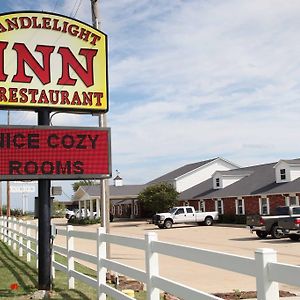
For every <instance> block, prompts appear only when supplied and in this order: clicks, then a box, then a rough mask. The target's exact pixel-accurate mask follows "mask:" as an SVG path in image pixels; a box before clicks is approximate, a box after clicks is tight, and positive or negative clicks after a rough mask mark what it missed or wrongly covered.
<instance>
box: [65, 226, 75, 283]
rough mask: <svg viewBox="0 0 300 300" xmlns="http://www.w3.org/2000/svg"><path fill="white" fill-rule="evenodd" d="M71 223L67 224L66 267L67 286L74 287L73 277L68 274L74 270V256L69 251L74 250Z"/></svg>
mask: <svg viewBox="0 0 300 300" xmlns="http://www.w3.org/2000/svg"><path fill="white" fill-rule="evenodd" d="M72 230H73V226H72V225H67V269H68V288H69V289H74V288H75V279H74V277H73V276H71V275H70V271H74V257H73V256H72V254H71V253H70V251H72V250H74V237H72V235H71V234H72Z"/></svg>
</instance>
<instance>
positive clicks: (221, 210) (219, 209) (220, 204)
mask: <svg viewBox="0 0 300 300" xmlns="http://www.w3.org/2000/svg"><path fill="white" fill-rule="evenodd" d="M215 207H216V211H217V212H218V213H219V214H220V215H223V214H224V206H223V200H221V199H219V200H217V201H216V202H215Z"/></svg>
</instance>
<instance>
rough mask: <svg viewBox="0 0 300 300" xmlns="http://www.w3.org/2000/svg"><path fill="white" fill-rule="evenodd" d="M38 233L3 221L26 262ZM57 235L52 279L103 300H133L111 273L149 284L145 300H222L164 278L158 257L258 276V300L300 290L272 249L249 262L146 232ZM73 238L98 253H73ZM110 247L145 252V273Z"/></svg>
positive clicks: (69, 230)
mask: <svg viewBox="0 0 300 300" xmlns="http://www.w3.org/2000/svg"><path fill="white" fill-rule="evenodd" d="M53 226H54V225H53ZM37 232H38V228H37V225H34V224H31V223H30V222H22V221H18V220H16V219H13V218H8V219H7V218H5V217H0V238H1V240H3V241H4V242H5V243H7V244H8V245H10V246H12V247H13V248H14V250H17V247H18V250H19V255H20V256H22V255H23V252H24V251H25V253H26V255H27V261H30V260H31V255H33V256H34V257H37V248H36V247H37V246H36V245H37V244H38V243H37V238H38V236H37ZM56 232H57V234H58V235H60V236H64V237H65V238H66V247H61V246H57V245H54V246H53V253H52V273H53V276H54V277H55V271H56V270H59V271H61V272H64V273H66V274H67V276H68V287H69V288H74V287H75V279H76V280H80V281H83V282H85V283H86V284H88V285H90V286H92V287H94V288H95V289H96V290H97V295H98V296H97V299H99V300H104V299H106V295H109V296H112V297H114V298H117V299H134V298H132V297H130V296H128V295H125V294H124V293H122V291H119V290H117V289H114V288H112V287H111V286H109V285H108V284H107V283H106V273H107V269H109V270H112V271H115V272H117V273H119V274H123V275H125V276H128V277H130V278H134V279H136V280H138V281H141V282H143V283H145V284H146V287H147V300H159V299H160V298H159V297H160V291H164V292H168V293H170V294H172V295H175V296H177V297H179V298H182V299H187V300H193V299H195V300H196V299H197V300H198V299H201V300H212V299H221V298H218V297H216V296H213V295H211V294H208V293H205V292H203V291H199V290H196V289H194V288H191V287H189V286H186V285H183V284H181V283H178V282H175V281H172V280H170V279H167V278H164V277H162V276H160V275H159V260H158V256H159V254H163V255H168V256H173V257H176V258H180V259H184V260H187V261H192V262H195V263H199V264H205V265H208V266H212V267H216V268H220V269H225V270H228V271H233V272H237V273H240V274H245V275H250V276H253V277H255V278H256V287H257V298H258V299H260V300H278V299H279V288H278V282H281V283H285V284H290V285H295V286H300V282H299V280H298V279H299V278H300V267H299V266H294V265H288V264H282V263H278V262H277V254H276V252H275V251H274V250H273V249H268V248H262V249H257V250H256V251H255V257H254V258H249V257H242V256H237V255H231V254H227V253H223V252H216V251H208V250H204V249H200V248H195V247H187V246H182V245H177V244H171V243H166V242H160V241H158V240H157V235H156V234H155V233H153V232H148V233H146V234H145V238H144V239H139V238H129V237H124V236H118V235H112V234H107V233H105V231H104V228H101V227H100V228H98V229H97V232H86V231H76V230H74V228H73V226H70V225H68V226H67V227H66V229H61V228H57V230H56ZM74 238H80V239H90V240H94V241H96V242H97V245H96V253H97V254H96V255H92V254H89V253H83V252H79V251H76V250H75V249H74ZM106 244H118V245H122V246H126V247H131V248H135V249H140V250H143V251H144V252H145V271H144V270H140V269H136V268H133V267H131V266H128V265H125V264H122V263H119V262H116V261H112V260H110V259H108V258H107V256H106ZM34 246H35V247H34ZM54 253H58V254H60V255H63V256H65V257H66V258H67V264H66V265H63V264H61V263H58V262H57V261H55V260H54ZM75 259H80V260H81V261H86V262H89V263H92V264H94V265H95V266H96V269H97V271H96V272H97V279H94V278H91V277H89V276H87V275H85V274H82V273H79V272H78V271H75V268H74V261H75Z"/></svg>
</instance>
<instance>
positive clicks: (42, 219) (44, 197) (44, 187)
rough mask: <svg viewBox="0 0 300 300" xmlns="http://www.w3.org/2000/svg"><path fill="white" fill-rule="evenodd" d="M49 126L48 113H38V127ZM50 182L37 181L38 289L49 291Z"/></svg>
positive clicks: (43, 111) (45, 180)
mask: <svg viewBox="0 0 300 300" xmlns="http://www.w3.org/2000/svg"><path fill="white" fill-rule="evenodd" d="M49 124H50V112H49V111H48V110H47V109H44V110H41V111H38V125H49ZM50 185H51V180H49V179H39V180H38V224H39V228H38V237H39V242H38V252H39V253H38V289H39V290H46V291H49V290H50V288H51V244H50V238H51V205H50V201H51V199H50Z"/></svg>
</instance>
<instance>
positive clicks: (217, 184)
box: [216, 178, 220, 187]
mask: <svg viewBox="0 0 300 300" xmlns="http://www.w3.org/2000/svg"><path fill="white" fill-rule="evenodd" d="M216 187H220V178H216Z"/></svg>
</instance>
